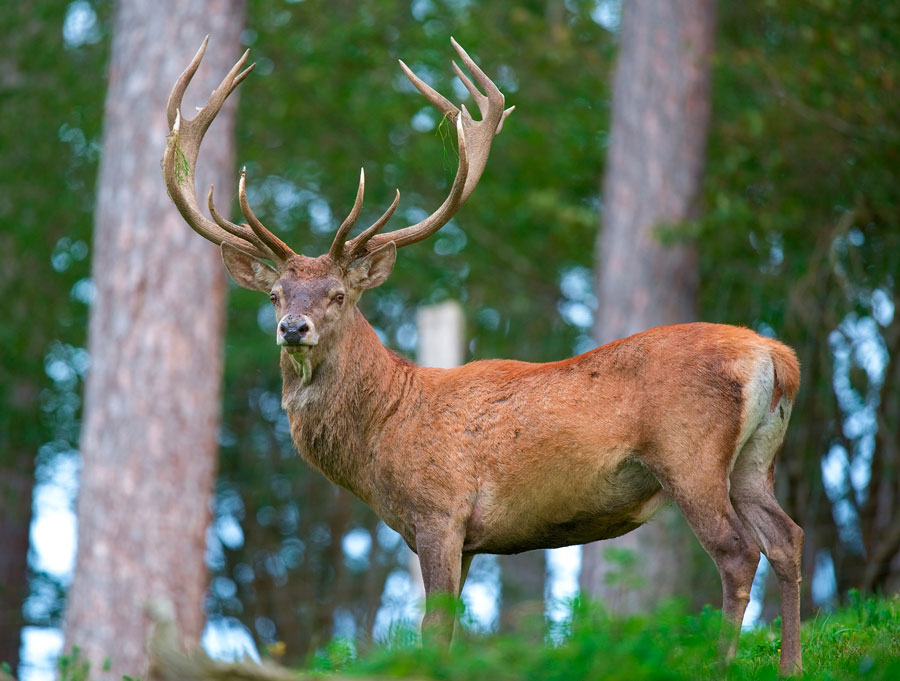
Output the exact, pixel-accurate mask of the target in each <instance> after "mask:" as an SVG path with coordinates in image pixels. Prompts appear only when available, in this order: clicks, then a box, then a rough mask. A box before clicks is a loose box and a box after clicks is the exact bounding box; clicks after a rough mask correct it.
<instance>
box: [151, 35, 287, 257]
mask: <svg viewBox="0 0 900 681" xmlns="http://www.w3.org/2000/svg"><path fill="white" fill-rule="evenodd" d="M208 44H209V36H207V37H206V38H204V40H203V44H202V45H201V46H200V49H199V50H197V53H196V54H195V55H194V58H193V59H192V60H191V63H190V64H189V65H188V67H187V68H186V69H185V70H184V71H183V72H182V74H181V75H180V76H179V77H178V79H177V80H176V81H175V85H174V86H173V87H172V92H171V93H170V95H169V100H168V103H167V105H166V117H167V119H168V121H169V125H170V126H171V132H170V133H169V136H168V139H167V140H166V150H165V153H164V154H163V160H162V165H163V179H164V180H165V183H166V189H167V190H168V192H169V197H170V198H171V199H172V202H173V203H174V204H175V206H176V207H177V208H178V211H179V212H180V213H181V215H182V217H183V218H184V220H185V222H187V223H188V225H190V226H191V228H192V229H193V230H194V231H195V232H197V233H198V234H200V235H201V236H202V237H204V238H206V239H208V240H210V241H212V242H213V243H214V244H222V243H225V242H227V243H230V244H231V245H232V246H235V247H236V248H239V249H241V250H243V251H244V252H246V253H249V254H251V255H254V256H256V257H259V258H269V259H272V260H274V261H276V262H277V261H283V260H284V259H286V257H288V255H289V254H292V253H293V252H292V251H290V249H287V250H286V251H285V250H283V249H281V248H273V247H272V246H271V245H270V244H269V242H268V241H267V240H266V239H265V238H262V237H260V236H259V235H258V233H255V230H254V231H250V230H249V229H247V228H242V227H239V226H238V225H234V224H233V223H231V222H228V221H227V220H225V219H224V218H223V217H222V216H221V215H220V214H219V213H218V212H217V211H215V206H213V205H212V190H210V196H209V199H208V204H209V206H210V214H211V215H212V216H213V219H212V220H210V219H209V218H208V217H206V216H205V215H204V214H203V213H202V212H201V211H200V206H199V202H198V200H197V193H196V189H195V187H194V172H195V169H196V164H197V156H198V155H199V153H200V145H201V143H202V142H203V136H204V135H205V134H206V131H207V130H208V129H209V126H210V124H211V123H212V121H213V119H214V118H215V117H216V114H218V113H219V110H220V109H221V108H222V105H223V104H224V102H225V100H226V99H227V98H228V95H230V94H231V93H232V92H233V91H234V89H235V88H236V87H237V86H238V85H239V84H240V83H241V81H243V80H244V78H246V77H247V75H248V74H249V73H250V71H251V70H252V69H253V65H250V66H249V67H248V68H246V69H244V70H243V71H242V70H241V69H242V67H243V66H244V64H245V63H246V61H247V57H248V54H249V52H244V54H243V55H242V56H241V58H240V59H238V61H237V62H236V63H235V65H234V66H233V67H232V68H231V70H230V71H229V72H228V74H227V75H226V76H225V78H223V79H222V82H221V83H219V86H218V87H217V88H216V89H215V90H213V92H212V94H211V95H210V96H209V100H208V101H207V102H206V104H205V105H204V106H203V108H202V109H200V111H199V112H198V114H197V115H196V116H195V117H194V118H193V119H190V120H189V119H186V118H185V117H184V116H183V115H182V111H181V108H182V100H183V98H184V93H185V91H186V90H187V88H188V86H189V85H190V83H191V79H192V78H193V77H194V74H195V73H196V72H197V68H198V67H199V66H200V62H201V61H202V60H203V55H204V54H205V53H206V47H207V45H208ZM260 227H261V225H260ZM262 229H263V230H265V228H264V227H263V228H262ZM267 233H268V232H267ZM272 238H274V239H275V241H277V243H278V244H281V245H282V246H284V244H283V243H282V242H281V241H280V240H278V239H277V238H275V237H274V236H273V237H272ZM273 243H274V242H273ZM284 248H287V247H286V246H284Z"/></svg>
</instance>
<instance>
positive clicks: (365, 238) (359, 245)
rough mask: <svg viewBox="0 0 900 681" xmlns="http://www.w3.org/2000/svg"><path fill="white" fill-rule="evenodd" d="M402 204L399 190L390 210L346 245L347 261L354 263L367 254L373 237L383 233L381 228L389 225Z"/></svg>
mask: <svg viewBox="0 0 900 681" xmlns="http://www.w3.org/2000/svg"><path fill="white" fill-rule="evenodd" d="M399 204H400V190H399V189H398V190H397V194H396V195H395V196H394V200H393V201H392V202H391V205H390V206H388V209H387V210H386V211H384V214H383V215H382V216H381V217H380V218H378V220H376V221H375V222H374V223H372V225H371V226H370V227H367V228H366V229H365V231H363V232H360V233H359V234H357V235H356V236H355V237H353V239H351V240H350V241H348V242H347V243H346V246H345V248H346V251H345V252H346V253H347V260H349V261H351V262H352V261H353V260H355V259H356V258H358V257H359V256H360V255H362V254H363V253H365V252H366V244H367V243H368V242H369V239H371V238H372V237H373V236H375V235H376V234H378V232H380V231H381V228H382V227H384V226H385V225H386V224H387V221H388V220H390V219H391V216H392V215H393V214H394V211H395V210H397V206H398V205H399Z"/></svg>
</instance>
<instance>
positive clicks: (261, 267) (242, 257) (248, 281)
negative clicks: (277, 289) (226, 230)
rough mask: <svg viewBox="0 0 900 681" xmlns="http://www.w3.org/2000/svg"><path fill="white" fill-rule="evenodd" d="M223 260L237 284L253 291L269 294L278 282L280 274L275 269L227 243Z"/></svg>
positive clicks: (225, 242) (224, 242) (223, 251)
mask: <svg viewBox="0 0 900 681" xmlns="http://www.w3.org/2000/svg"><path fill="white" fill-rule="evenodd" d="M222 260H223V261H224V262H225V269H226V270H228V274H230V275H231V278H232V279H234V281H235V283H236V284H237V285H238V286H242V287H244V288H248V289H250V290H251V291H262V292H263V293H268V292H269V291H271V290H272V287H273V286H274V285H275V282H276V281H278V272H276V271H275V269H274V268H273V267H271V266H270V265H268V264H266V263H264V262H263V261H262V260H260V259H259V258H257V257H255V256H252V255H250V254H249V253H244V251H242V250H241V249H239V248H235V247H234V246H232V245H231V244H230V243H228V242H227V241H223V242H222Z"/></svg>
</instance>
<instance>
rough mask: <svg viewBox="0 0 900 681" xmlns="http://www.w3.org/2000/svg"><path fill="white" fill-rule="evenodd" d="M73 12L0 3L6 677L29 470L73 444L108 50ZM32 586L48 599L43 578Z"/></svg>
mask: <svg viewBox="0 0 900 681" xmlns="http://www.w3.org/2000/svg"><path fill="white" fill-rule="evenodd" d="M69 4H70V3H69V2H68V0H39V1H38V2H35V3H31V4H29V5H25V4H22V3H3V4H2V5H0V26H2V27H3V29H2V30H3V37H4V50H3V57H2V58H0V63H2V68H0V115H2V118H3V121H4V124H3V126H0V149H2V150H3V153H2V154H0V186H2V188H3V189H2V190H0V300H2V301H3V324H2V325H0V347H2V348H3V352H2V353H0V661H5V662H7V663H8V664H10V666H11V667H12V668H13V670H15V669H16V667H17V664H18V656H19V630H20V627H21V625H22V624H23V623H24V622H25V618H24V617H23V602H24V601H25V597H26V556H27V554H28V541H29V524H30V522H31V506H32V486H33V484H34V481H35V477H34V476H35V463H36V459H39V461H38V463H39V464H40V465H41V466H42V471H43V470H46V467H47V464H49V463H50V461H51V460H52V459H53V457H54V456H55V454H56V453H58V452H63V451H71V450H72V449H73V448H74V447H75V445H76V443H77V439H78V414H79V411H80V400H79V396H78V385H79V381H80V378H81V375H82V374H83V372H84V370H85V368H86V362H85V357H86V355H85V353H84V352H83V350H82V349H81V345H82V344H83V328H84V322H85V319H86V312H87V306H86V303H88V302H89V300H90V280H89V279H87V275H88V267H87V260H86V256H87V254H88V246H87V243H86V242H87V239H88V236H89V234H90V220H91V211H92V208H93V177H94V174H95V172H94V171H95V164H96V161H97V147H96V144H95V142H94V140H95V139H96V137H97V135H98V133H99V125H100V112H101V107H102V99H101V98H100V97H98V96H96V92H97V83H98V80H102V79H100V77H99V76H98V75H97V74H98V73H100V72H101V71H102V68H103V64H104V63H105V59H106V50H105V45H104V44H103V43H102V41H101V37H102V33H101V30H100V26H99V22H98V21H97V18H96V13H95V12H94V10H93V9H92V8H90V7H88V8H87V9H86V12H87V14H86V16H85V17H84V18H85V21H84V22H83V24H82V27H83V29H84V30H82V31H78V32H75V31H71V30H69V31H68V32H65V31H64V19H65V17H67V16H68V15H67V12H66V8H67V6H68V5H69ZM49 196H52V200H51V199H50V198H48V197H49ZM39 451H40V456H38V452H39ZM32 580H33V581H34V582H40V584H41V585H42V586H44V587H47V591H54V592H55V591H56V587H57V584H56V580H55V578H54V577H53V576H51V575H47V574H35V573H34V572H33V573H32ZM53 600H54V599H46V600H41V599H32V604H31V605H30V606H29V607H28V614H27V620H28V622H30V623H31V624H40V625H47V624H54V623H56V622H58V605H59V604H58V602H53V603H49V602H47V601H53Z"/></svg>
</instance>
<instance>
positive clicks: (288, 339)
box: [163, 36, 515, 378]
mask: <svg viewBox="0 0 900 681" xmlns="http://www.w3.org/2000/svg"><path fill="white" fill-rule="evenodd" d="M208 40H209V37H208V36H207V38H206V39H205V40H204V41H203V45H202V46H201V47H200V49H199V50H198V52H197V54H196V55H195V56H194V59H193V60H192V61H191V63H190V65H189V66H188V67H187V69H185V71H184V73H182V74H181V76H180V77H179V79H178V81H177V82H176V83H175V87H174V88H173V89H172V93H171V94H170V95H169V102H168V107H167V115H168V120H169V125H170V126H171V133H170V134H169V137H168V141H167V144H166V151H165V155H164V156H163V176H164V179H165V183H166V188H167V189H168V191H169V195H170V196H171V198H172V200H173V202H174V203H175V205H176V207H177V208H178V210H179V211H180V212H181V215H182V217H184V219H185V221H186V222H187V223H188V224H189V225H190V226H191V227H192V228H193V229H194V230H195V231H196V232H197V233H199V234H200V235H201V236H203V237H205V238H206V239H209V240H210V241H212V242H213V243H215V244H218V245H219V246H220V248H221V250H222V258H223V260H224V262H225V267H226V269H227V270H228V272H229V273H230V274H231V276H232V278H233V279H234V281H235V282H236V283H237V284H239V285H240V286H243V287H244V288H248V289H252V290H254V291H261V292H263V293H267V294H268V295H269V298H270V300H271V301H272V304H273V305H274V306H275V314H276V318H277V320H278V324H277V331H276V342H277V343H278V344H279V345H280V346H281V347H282V348H283V349H284V350H286V351H287V352H288V353H290V354H291V356H292V357H294V359H295V361H297V362H298V363H299V364H300V365H301V366H302V367H303V369H304V372H303V373H304V377H305V378H308V372H309V371H310V370H311V369H310V367H311V365H314V364H315V360H316V358H317V356H318V355H321V354H322V353H323V352H325V351H326V350H327V348H328V347H330V346H331V345H333V343H334V341H335V338H336V337H337V336H339V335H341V334H342V333H344V332H345V330H346V329H347V327H348V326H349V324H350V322H351V320H352V319H353V316H354V314H355V306H356V303H357V301H358V300H359V298H360V296H361V295H362V292H363V291H365V290H366V289H370V288H374V287H376V286H379V285H380V284H382V283H384V281H385V280H386V279H387V277H388V275H389V274H390V273H391V270H392V269H393V266H394V261H395V259H396V256H397V249H398V248H400V247H402V246H406V245H408V244H412V243H416V242H417V241H421V240H423V239H426V238H428V237H429V236H431V235H432V234H434V233H435V232H437V231H438V230H439V229H440V228H441V227H443V226H444V225H445V224H447V222H448V221H449V220H450V219H451V218H452V217H453V215H454V214H455V213H456V212H457V211H458V210H459V208H460V207H461V206H462V205H463V203H465V201H466V200H467V199H468V198H469V196H470V195H471V193H472V192H473V191H474V189H475V186H476V185H477V184H478V180H479V179H480V178H481V174H482V172H483V171H484V167H485V164H486V163H487V159H488V155H489V153H490V149H491V142H492V141H493V139H494V136H495V135H496V134H497V133H499V132H500V130H501V129H502V127H503V121H504V120H505V119H506V117H507V116H508V115H509V114H510V113H511V112H512V110H513V109H514V108H515V107H510V108H509V109H504V97H503V94H502V93H501V92H500V90H499V89H498V88H497V86H496V85H495V84H494V83H493V82H492V81H491V80H490V79H489V78H488V77H487V76H486V75H485V74H484V72H483V71H482V70H481V69H480V68H479V67H478V65H477V64H476V63H475V62H474V61H473V60H472V59H471V58H470V57H469V55H468V54H467V53H466V52H465V50H463V49H462V47H460V46H459V44H458V43H457V42H456V41H455V40H453V39H452V38H451V43H452V44H453V47H454V48H455V49H456V51H457V53H458V54H459V56H460V58H461V59H462V61H463V63H464V64H465V65H466V67H467V68H468V69H469V71H470V72H471V73H472V75H473V77H474V79H475V81H476V82H477V83H478V85H480V86H481V88H482V89H483V90H484V94H483V93H482V92H481V91H480V90H479V89H478V88H477V87H476V86H475V84H473V83H472V81H471V80H469V78H468V77H467V76H466V75H465V74H464V73H463V71H462V70H461V69H460V68H459V66H458V65H457V64H456V63H455V62H453V68H454V70H455V71H456V74H457V75H458V76H459V78H460V80H461V81H462V82H463V84H464V85H465V87H466V88H467V89H468V91H469V92H470V93H471V94H472V97H473V98H474V100H475V103H476V105H477V106H478V109H479V111H480V113H481V120H480V121H476V120H474V119H473V118H472V116H471V115H470V114H469V112H468V110H467V109H466V107H465V105H463V106H462V107H460V108H457V107H456V106H454V105H453V104H451V103H450V101H449V100H447V99H446V98H445V97H443V96H442V95H441V94H439V93H438V92H437V91H435V90H434V89H432V88H431V87H430V86H429V85H427V84H426V83H425V82H424V81H422V80H421V79H420V78H419V77H418V76H416V75H415V74H414V73H413V72H412V71H411V70H410V69H409V67H407V66H406V64H404V63H403V62H402V61H401V62H400V66H401V68H402V69H403V71H404V73H406V75H407V76H408V77H409V79H410V80H411V81H412V82H413V84H414V85H415V86H416V88H417V89H418V90H419V91H420V92H421V93H422V94H423V95H424V96H425V98H426V99H428V101H429V102H431V103H432V104H433V105H434V106H435V107H436V108H437V109H438V110H439V111H440V112H441V113H442V114H443V115H444V116H445V117H446V118H447V119H449V120H450V121H451V122H452V123H453V124H454V125H455V126H456V135H457V144H458V148H459V166H458V168H457V171H456V177H455V179H454V181H453V186H452V187H451V188H450V193H449V195H448V196H447V198H446V199H445V200H444V202H443V203H442V204H441V205H440V206H439V207H438V209H437V210H436V211H434V213H432V214H431V215H429V216H428V217H427V218H425V219H424V220H422V221H421V222H419V223H417V224H415V225H410V226H408V227H404V228H402V229H397V230H394V231H392V232H387V233H385V234H381V233H380V231H381V229H382V227H384V225H385V224H386V223H387V222H388V220H389V219H390V218H391V216H392V215H393V213H394V211H395V209H396V208H397V204H398V203H399V201H400V192H399V190H398V191H397V195H396V197H395V198H394V201H393V203H392V204H391V205H390V207H389V208H388V209H387V210H386V211H385V213H384V214H383V215H382V216H381V217H380V218H379V219H378V220H377V221H375V222H374V223H373V224H372V225H370V226H369V227H367V228H365V229H364V230H363V231H362V232H360V233H359V234H358V235H357V236H355V237H353V238H352V239H349V240H348V238H347V237H348V236H349V234H350V231H351V230H352V229H353V226H354V225H355V224H356V220H357V218H358V217H359V214H360V212H361V211H362V205H363V195H364V191H365V174H364V172H363V171H360V176H359V189H358V190H357V193H356V200H355V202H354V204H353V208H352V209H351V211H350V214H349V215H348V216H347V219H346V220H344V222H343V223H342V224H341V225H340V227H339V228H338V230H337V233H336V234H335V237H334V241H333V243H332V244H331V248H330V249H329V251H328V253H327V254H325V255H321V256H318V257H308V256H306V255H302V254H298V253H295V252H294V251H293V250H291V248H290V247H289V246H288V245H287V244H285V243H284V242H283V241H282V240H281V239H279V238H278V237H277V236H275V235H274V234H273V233H272V232H270V231H269V230H268V229H267V228H266V227H265V226H264V225H263V224H262V223H261V222H260V221H259V219H258V218H257V217H256V215H254V213H253V210H252V209H251V207H250V204H249V202H248V201H247V191H246V171H242V172H241V179H240V183H239V197H240V204H241V212H242V213H243V215H244V218H245V219H246V220H247V224H242V225H238V224H234V223H232V222H229V221H228V220H226V219H225V218H224V217H222V215H220V214H219V212H218V211H217V210H216V208H215V205H214V204H213V188H212V187H210V189H209V196H208V201H207V203H208V206H209V213H210V215H211V217H212V219H211V220H210V219H209V218H207V217H206V216H205V215H204V214H203V213H202V212H201V211H200V209H199V205H198V201H197V195H196V191H195V188H194V170H195V166H196V162H197V156H198V154H199V151H200V143H201V142H202V140H203V136H204V134H205V133H206V130H207V129H208V128H209V126H210V124H211V123H212V121H213V119H214V118H215V116H216V114H217V113H218V112H219V110H220V109H221V107H222V104H223V103H224V102H225V99H226V98H227V97H228V95H229V94H231V92H233V91H234V89H235V88H236V87H237V86H238V85H239V84H240V83H241V81H243V79H244V78H246V76H247V75H248V74H249V73H250V71H251V70H252V69H253V66H254V65H251V66H249V67H248V68H246V69H244V70H242V68H243V66H244V64H245V63H246V61H247V56H248V54H249V50H248V51H247V52H245V53H244V54H243V56H242V57H241V58H240V59H239V60H238V62H237V63H236V64H235V65H234V67H232V69H231V71H230V72H229V73H228V75H227V76H225V78H224V79H223V80H222V82H221V83H220V84H219V86H218V87H217V88H216V89H215V90H214V91H213V93H212V94H211V95H210V98H209V101H208V102H207V103H206V105H205V106H204V107H203V108H202V109H200V111H199V112H198V113H197V115H196V116H195V117H194V118H193V119H192V120H187V119H185V118H183V117H182V115H181V101H182V98H183V96H184V92H185V90H186V89H187V87H188V84H189V83H190V81H191V78H192V77H193V75H194V73H195V72H196V71H197V67H198V66H199V65H200V61H201V60H202V59H203V54H204V52H205V50H206V45H207V41H208Z"/></svg>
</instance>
